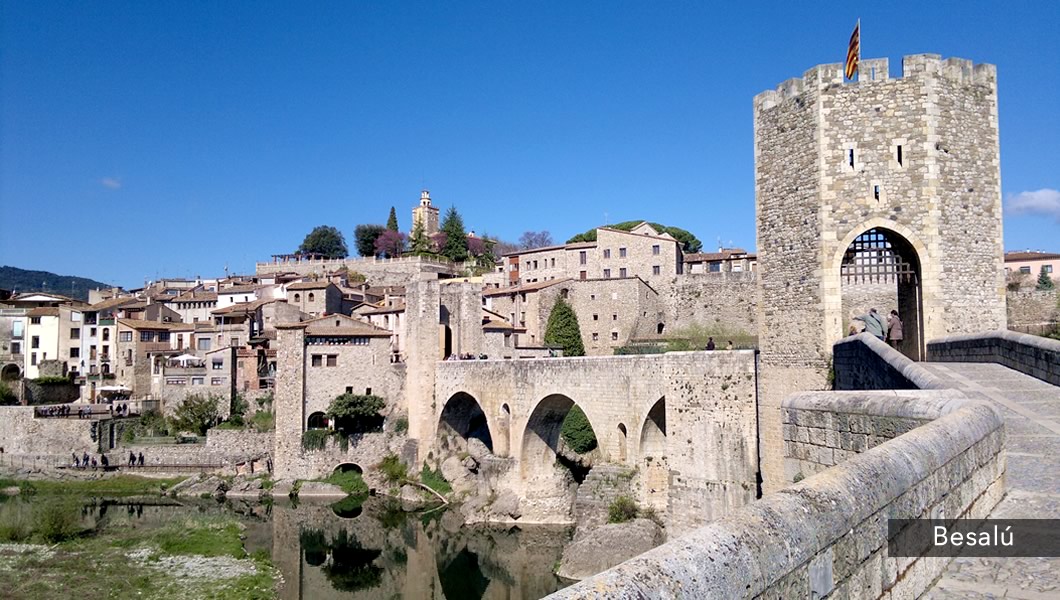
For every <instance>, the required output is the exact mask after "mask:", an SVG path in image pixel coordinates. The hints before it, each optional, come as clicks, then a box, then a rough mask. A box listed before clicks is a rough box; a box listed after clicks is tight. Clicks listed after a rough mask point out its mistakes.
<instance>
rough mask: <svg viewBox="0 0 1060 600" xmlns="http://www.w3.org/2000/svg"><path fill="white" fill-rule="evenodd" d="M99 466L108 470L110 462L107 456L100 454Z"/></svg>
mask: <svg viewBox="0 0 1060 600" xmlns="http://www.w3.org/2000/svg"><path fill="white" fill-rule="evenodd" d="M99 464H100V466H102V467H103V468H104V469H106V468H107V467H108V466H109V465H110V461H109V460H107V455H106V454H100V455H99Z"/></svg>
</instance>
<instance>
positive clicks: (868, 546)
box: [551, 338, 1005, 599]
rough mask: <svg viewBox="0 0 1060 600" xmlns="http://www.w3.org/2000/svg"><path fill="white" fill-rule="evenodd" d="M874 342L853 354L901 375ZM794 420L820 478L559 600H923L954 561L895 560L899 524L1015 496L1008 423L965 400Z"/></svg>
mask: <svg viewBox="0 0 1060 600" xmlns="http://www.w3.org/2000/svg"><path fill="white" fill-rule="evenodd" d="M873 342H878V340H875V339H873V340H870V341H867V340H864V339H860V338H859V339H852V340H851V341H850V342H848V343H858V344H859V345H864V346H868V350H869V351H871V352H872V353H873V354H876V355H877V356H878V357H880V359H881V360H883V359H886V361H887V362H888V363H898V364H901V361H899V360H897V358H895V357H894V356H891V354H892V353H893V354H894V355H897V354H898V353H897V352H896V351H894V350H891V349H890V348H887V347H886V346H885V345H884V344H882V343H881V344H880V346H883V347H882V348H876V347H875V344H874V343H873ZM846 350H849V351H854V350H856V348H853V347H851V348H845V349H842V350H841V351H846ZM860 351H861V350H859V352H860ZM915 366H916V365H915V364H914V367H915ZM908 369H909V367H908V366H906V367H905V370H908ZM902 370H903V369H897V372H899V373H901V372H902ZM912 375H913V376H914V377H919V376H920V375H922V374H921V373H916V372H914V373H912ZM927 383H931V382H927ZM781 409H782V413H783V418H784V421H785V424H784V438H785V444H784V446H785V454H786V455H787V456H786V457H785V461H786V462H787V463H789V464H790V465H792V467H789V469H790V468H799V469H802V468H807V465H808V464H809V463H811V462H813V463H814V464H815V466H814V467H813V468H810V469H809V470H810V473H806V475H809V477H808V478H807V479H805V480H803V481H801V482H799V483H796V484H794V485H790V486H788V487H786V488H783V489H781V490H779V491H777V492H776V493H773V494H770V495H768V496H766V497H764V498H763V499H762V500H760V501H758V502H755V503H752V504H750V505H748V506H746V507H744V508H741V509H739V510H738V511H736V512H734V513H732V514H731V515H730V516H728V517H726V518H723V519H720V520H717V521H714V522H713V523H710V524H708V525H706V526H704V527H701V528H699V529H697V530H695V531H693V532H691V533H689V534H688V535H686V536H683V537H680V538H678V539H676V540H673V541H671V542H669V543H667V544H664V545H663V546H660V547H658V548H656V549H654V550H652V551H651V552H648V553H645V554H643V555H641V556H639V557H637V558H634V559H632V560H630V561H627V562H625V563H623V564H621V565H619V566H617V567H615V568H613V569H611V570H609V571H605V572H604V573H601V574H599V575H597V576H595V577H592V578H590V579H587V580H585V581H582V582H580V583H578V584H576V585H574V586H572V587H569V588H566V589H564V590H561V591H560V592H557V593H556V594H554V595H553V596H551V597H552V598H579V599H580V598H673V597H687V598H757V597H766V598H808V597H817V598H824V597H837V598H846V597H852V598H861V597H868V598H876V597H880V596H881V595H883V594H884V593H886V592H890V595H891V597H917V596H919V595H920V594H922V593H923V592H924V591H925V590H926V589H928V587H929V586H930V585H931V582H933V581H934V580H935V579H936V578H937V577H938V575H939V574H940V573H941V572H942V570H943V569H945V567H946V565H947V564H948V562H949V559H948V558H943V557H937V556H919V557H910V558H895V557H891V556H889V555H888V541H889V538H888V535H889V534H888V528H887V521H888V519H891V518H895V519H914V518H927V517H932V518H945V519H954V518H984V517H985V516H986V515H988V514H989V512H990V511H991V510H992V509H993V507H994V506H995V505H996V504H997V502H999V501H1000V499H1001V497H1002V496H1003V495H1004V471H1005V461H1004V458H1003V456H1002V455H1001V450H1002V447H1003V445H1004V428H1003V426H1002V425H1003V421H1002V419H1001V417H1000V416H999V415H998V414H997V413H996V412H995V411H994V410H993V408H991V407H990V406H988V405H986V404H984V403H980V402H976V401H972V400H968V399H967V398H965V397H964V396H963V395H962V394H961V393H960V392H957V391H954V390H944V389H932V390H909V391H870V392H808V393H801V394H795V395H792V396H789V397H787V398H786V399H785V400H784V402H783V403H782V407H781ZM832 465H834V466H832ZM816 469H819V470H820V472H818V473H816V474H812V472H813V470H816Z"/></svg>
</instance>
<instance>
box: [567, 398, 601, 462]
mask: <svg viewBox="0 0 1060 600" xmlns="http://www.w3.org/2000/svg"><path fill="white" fill-rule="evenodd" d="M560 435H562V436H563V440H564V441H566V442H567V445H568V446H570V449H571V450H574V451H575V452H577V453H578V454H585V453H586V452H592V450H593V449H594V448H596V443H597V442H596V432H595V431H593V426H592V425H591V424H590V423H589V417H586V416H585V413H584V412H583V411H582V409H581V407H579V406H578V405H577V404H575V405H574V406H572V407H571V408H570V410H569V411H567V416H566V417H564V418H563V423H562V424H561V425H560Z"/></svg>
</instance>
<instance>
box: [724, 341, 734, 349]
mask: <svg viewBox="0 0 1060 600" xmlns="http://www.w3.org/2000/svg"><path fill="white" fill-rule="evenodd" d="M725 349H726V350H732V349H733V345H732V340H729V343H728V344H726V345H725Z"/></svg>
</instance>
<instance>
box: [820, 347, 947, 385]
mask: <svg viewBox="0 0 1060 600" xmlns="http://www.w3.org/2000/svg"><path fill="white" fill-rule="evenodd" d="M832 368H833V369H834V371H835V389H837V390H916V389H920V390H938V389H945V388H946V387H948V386H947V385H946V384H945V383H943V382H942V381H941V380H940V379H939V378H938V377H935V376H934V375H932V374H931V373H929V372H928V371H927V370H926V369H924V368H923V367H921V366H920V365H918V364H917V363H916V362H914V361H912V360H910V359H909V358H908V357H906V356H905V355H903V354H902V353H900V352H898V351H896V350H894V349H893V348H891V347H890V346H888V345H887V344H885V343H883V342H881V341H880V340H879V338H876V337H875V336H873V335H872V334H869V333H860V334H858V335H855V336H850V337H846V338H843V339H842V340H839V341H838V342H836V344H835V346H833V348H832Z"/></svg>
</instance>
